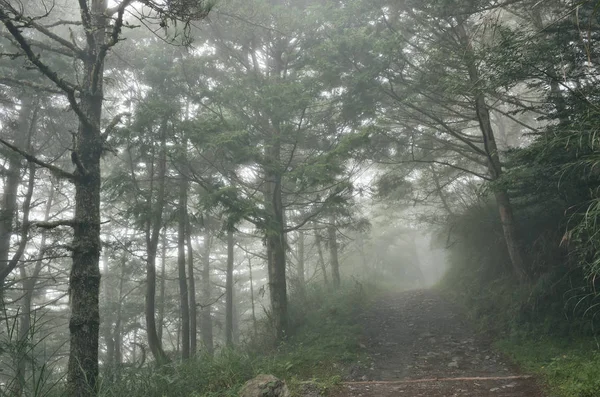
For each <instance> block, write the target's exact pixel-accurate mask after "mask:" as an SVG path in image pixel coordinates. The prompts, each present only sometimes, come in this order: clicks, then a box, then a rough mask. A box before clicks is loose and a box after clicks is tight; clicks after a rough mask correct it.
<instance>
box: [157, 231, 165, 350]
mask: <svg viewBox="0 0 600 397" xmlns="http://www.w3.org/2000/svg"><path fill="white" fill-rule="evenodd" d="M161 240H162V242H161V245H160V291H159V293H160V298H159V299H158V325H157V326H156V333H157V334H158V340H160V341H161V342H162V338H163V329H164V328H165V300H166V298H165V287H166V281H167V274H166V273H167V228H166V227H165V228H164V229H163V234H162V238H161Z"/></svg>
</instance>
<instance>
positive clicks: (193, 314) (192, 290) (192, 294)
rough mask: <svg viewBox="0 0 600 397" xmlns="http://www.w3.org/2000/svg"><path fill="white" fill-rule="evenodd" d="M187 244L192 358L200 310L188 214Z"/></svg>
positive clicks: (196, 340) (195, 347)
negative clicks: (197, 306) (197, 305)
mask: <svg viewBox="0 0 600 397" xmlns="http://www.w3.org/2000/svg"><path fill="white" fill-rule="evenodd" d="M186 230H187V232H186V240H187V241H186V242H187V252H188V295H189V304H188V306H189V312H190V357H194V356H195V355H196V351H197V349H198V346H197V345H198V337H197V333H198V310H197V308H196V279H195V276H194V251H193V250H192V228H191V225H190V217H189V214H187V213H186Z"/></svg>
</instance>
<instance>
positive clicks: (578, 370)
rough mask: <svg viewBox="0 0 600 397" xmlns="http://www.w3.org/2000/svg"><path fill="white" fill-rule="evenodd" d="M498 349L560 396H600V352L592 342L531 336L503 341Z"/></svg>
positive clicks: (584, 339)
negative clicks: (538, 377)
mask: <svg viewBox="0 0 600 397" xmlns="http://www.w3.org/2000/svg"><path fill="white" fill-rule="evenodd" d="M496 346H497V347H498V349H499V350H500V351H502V352H504V353H506V354H507V355H508V356H509V357H511V358H512V359H513V361H514V362H515V363H517V364H518V365H519V366H520V367H521V368H522V369H523V370H524V371H526V372H528V373H532V374H537V375H539V376H540V377H541V379H542V380H543V381H544V382H545V383H546V385H547V387H548V390H550V391H551V392H552V393H555V394H556V395H558V396H561V397H598V396H600V352H599V350H598V345H597V342H596V341H595V340H594V339H592V338H580V339H566V338H564V337H561V338H558V337H554V338H553V337H544V338H537V339H536V338H534V337H532V336H530V337H519V338H510V339H509V338H506V339H502V340H500V341H498V342H497V343H496Z"/></svg>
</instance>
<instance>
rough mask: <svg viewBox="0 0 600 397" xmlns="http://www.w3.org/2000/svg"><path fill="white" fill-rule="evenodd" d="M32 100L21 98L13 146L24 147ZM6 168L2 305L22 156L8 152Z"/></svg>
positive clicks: (0, 215) (1, 212)
mask: <svg viewBox="0 0 600 397" xmlns="http://www.w3.org/2000/svg"><path fill="white" fill-rule="evenodd" d="M32 107H33V101H32V99H31V98H29V97H27V96H25V95H23V99H22V100H21V109H20V111H19V119H18V122H17V127H16V131H15V139H14V142H13V144H14V146H16V147H18V148H20V149H26V146H27V139H28V137H29V134H28V131H29V129H30V124H32V123H31V120H30V119H31V114H32V111H33V109H32ZM7 156H8V170H7V172H6V182H5V184H4V189H3V190H4V191H3V194H2V203H1V204H2V207H0V275H1V278H0V305H2V303H3V301H2V299H3V294H2V290H3V287H4V281H5V278H6V277H7V276H8V275H9V274H10V271H9V270H10V269H8V267H9V262H10V260H9V253H10V241H11V237H12V235H13V224H14V221H15V215H16V213H17V193H18V190H19V184H20V182H21V170H22V169H23V164H22V161H23V159H22V157H21V155H20V154H18V153H15V152H12V151H11V152H8V153H7Z"/></svg>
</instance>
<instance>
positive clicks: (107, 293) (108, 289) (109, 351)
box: [102, 252, 115, 372]
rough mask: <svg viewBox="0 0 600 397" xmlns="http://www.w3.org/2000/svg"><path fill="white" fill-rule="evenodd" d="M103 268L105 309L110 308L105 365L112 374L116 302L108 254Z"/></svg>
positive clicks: (105, 336) (103, 258) (104, 258)
mask: <svg viewBox="0 0 600 397" xmlns="http://www.w3.org/2000/svg"><path fill="white" fill-rule="evenodd" d="M102 267H103V269H102V270H103V273H104V280H103V282H102V286H103V289H104V307H108V308H109V310H108V311H107V312H106V313H107V316H106V317H105V318H104V319H103V327H104V331H103V334H104V343H105V344H106V361H105V363H104V365H105V367H107V369H108V371H110V372H112V371H113V370H114V368H113V367H114V362H113V359H114V355H115V340H114V339H113V332H112V325H113V318H114V313H113V312H112V310H111V306H112V304H113V302H114V296H113V293H112V291H113V286H111V285H109V280H111V279H112V277H110V276H109V274H110V269H109V267H108V255H106V252H105V253H104V255H103V257H102Z"/></svg>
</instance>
